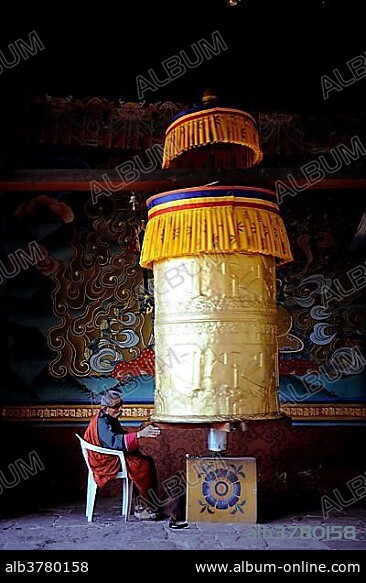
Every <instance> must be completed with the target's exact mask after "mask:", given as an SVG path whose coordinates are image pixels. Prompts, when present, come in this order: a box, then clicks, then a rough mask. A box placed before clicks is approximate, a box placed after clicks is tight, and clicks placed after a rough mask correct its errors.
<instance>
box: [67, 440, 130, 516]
mask: <svg viewBox="0 0 366 583" xmlns="http://www.w3.org/2000/svg"><path fill="white" fill-rule="evenodd" d="M75 435H76V437H77V438H78V439H79V441H80V445H81V451H82V452H83V456H84V459H85V462H86V465H87V467H88V471H89V475H88V489H87V494H86V510H85V515H86V517H87V519H88V522H91V521H92V520H93V512H94V503H95V496H96V493H97V488H98V486H97V484H96V482H95V480H94V477H93V472H92V469H91V467H90V464H89V459H88V451H87V450H90V451H97V452H98V453H102V454H104V455H116V456H118V457H119V459H120V460H121V471H120V472H118V474H117V476H116V478H121V479H122V516H124V517H125V520H126V522H127V520H128V517H129V515H130V513H131V503H132V489H133V483H132V481H131V480H130V479H129V477H128V474H127V469H126V461H125V456H124V453H123V451H121V450H117V449H107V448H105V447H99V446H97V445H92V444H91V443H88V442H87V441H85V440H84V439H83V438H82V437H80V435H79V434H78V433H76V434H75Z"/></svg>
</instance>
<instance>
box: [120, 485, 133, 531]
mask: <svg viewBox="0 0 366 583" xmlns="http://www.w3.org/2000/svg"><path fill="white" fill-rule="evenodd" d="M122 483H123V486H122V516H124V517H125V521H126V522H127V521H128V519H129V516H130V514H131V503H132V489H133V483H132V481H131V480H129V479H128V478H123V480H122Z"/></svg>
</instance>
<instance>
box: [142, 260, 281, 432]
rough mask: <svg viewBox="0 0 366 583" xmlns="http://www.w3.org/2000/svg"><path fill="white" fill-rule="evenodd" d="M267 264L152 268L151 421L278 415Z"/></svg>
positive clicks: (271, 274)
mask: <svg viewBox="0 0 366 583" xmlns="http://www.w3.org/2000/svg"><path fill="white" fill-rule="evenodd" d="M274 263H275V262H274V258H273V257H265V256H263V255H259V254H257V255H244V254H231V255H229V254H222V255H217V254H213V255H201V256H200V257H184V258H179V259H169V260H167V261H161V262H159V263H156V264H155V265H154V279H155V282H156V288H155V302H156V303H155V306H156V320H155V329H156V332H155V339H156V347H155V349H156V362H157V367H156V392H155V415H154V417H153V419H154V420H155V421H166V422H179V421H181V422H182V421H183V422H185V423H191V422H205V421H206V422H208V421H236V420H243V419H252V418H255V419H258V418H270V417H276V416H277V415H278V412H279V406H278V399H277V391H278V375H277V326H276V307H275V265H274Z"/></svg>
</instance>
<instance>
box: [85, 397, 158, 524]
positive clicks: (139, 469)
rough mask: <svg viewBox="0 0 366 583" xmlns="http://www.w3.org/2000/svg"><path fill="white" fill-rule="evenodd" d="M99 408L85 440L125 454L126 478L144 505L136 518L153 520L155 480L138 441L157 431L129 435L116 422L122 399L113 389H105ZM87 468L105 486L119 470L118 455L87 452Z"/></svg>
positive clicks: (146, 429)
mask: <svg viewBox="0 0 366 583" xmlns="http://www.w3.org/2000/svg"><path fill="white" fill-rule="evenodd" d="M101 405H102V409H101V410H100V411H99V413H98V414H96V415H94V417H93V418H92V420H91V421H90V423H89V425H88V427H87V429H86V431H85V435H84V438H85V441H87V442H88V443H91V444H92V445H98V446H100V447H106V448H108V449H121V450H122V451H124V452H125V459H126V467H127V473H128V475H129V478H130V479H131V480H132V482H133V483H134V484H135V485H136V487H137V489H138V491H139V494H140V496H141V499H142V502H143V504H142V505H141V507H139V513H138V514H137V516H138V517H139V518H142V519H144V518H146V519H151V520H156V519H157V518H159V513H158V512H156V511H154V510H153V508H154V500H155V501H156V500H158V497H157V479H156V469H155V464H154V460H153V459H152V458H150V457H148V456H146V455H143V454H142V453H140V452H139V451H138V450H139V440H140V439H141V438H142V437H157V436H158V435H159V433H160V429H158V428H157V427H154V426H153V425H147V426H146V427H144V428H143V429H139V431H137V432H132V433H128V432H127V431H126V430H125V429H123V428H122V427H121V425H120V423H119V421H118V417H119V416H120V413H121V407H122V396H121V393H119V392H118V391H116V390H114V389H109V390H107V391H106V392H105V393H104V394H103V396H102V398H101ZM88 458H89V463H90V467H91V469H92V471H93V476H94V480H95V481H96V483H97V485H98V486H104V485H105V484H107V482H109V481H110V480H112V479H113V478H115V477H116V475H117V474H118V472H120V471H121V462H120V459H119V458H118V457H117V456H110V455H103V454H100V453H98V452H95V451H88Z"/></svg>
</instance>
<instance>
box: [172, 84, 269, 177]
mask: <svg viewBox="0 0 366 583" xmlns="http://www.w3.org/2000/svg"><path fill="white" fill-rule="evenodd" d="M212 97H213V96H210V95H207V96H206V101H204V104H205V106H206V107H205V106H203V107H202V108H196V109H195V110H194V111H190V112H187V113H185V112H183V114H179V115H178V116H177V118H176V119H175V120H174V121H173V122H172V123H171V125H170V126H169V127H168V129H167V131H166V136H165V146H164V154H163V168H193V169H196V168H220V169H228V170H230V169H245V168H250V167H251V166H255V165H256V164H259V162H261V161H262V157H263V154H262V150H261V148H260V144H259V134H258V130H257V125H256V122H255V120H254V118H253V117H252V116H251V115H249V113H246V112H245V111H241V110H240V109H231V108H227V107H210V105H211V104H212V103H213V102H214V100H213V98H212ZM203 99H204V98H203ZM207 105H208V106H209V107H207Z"/></svg>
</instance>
